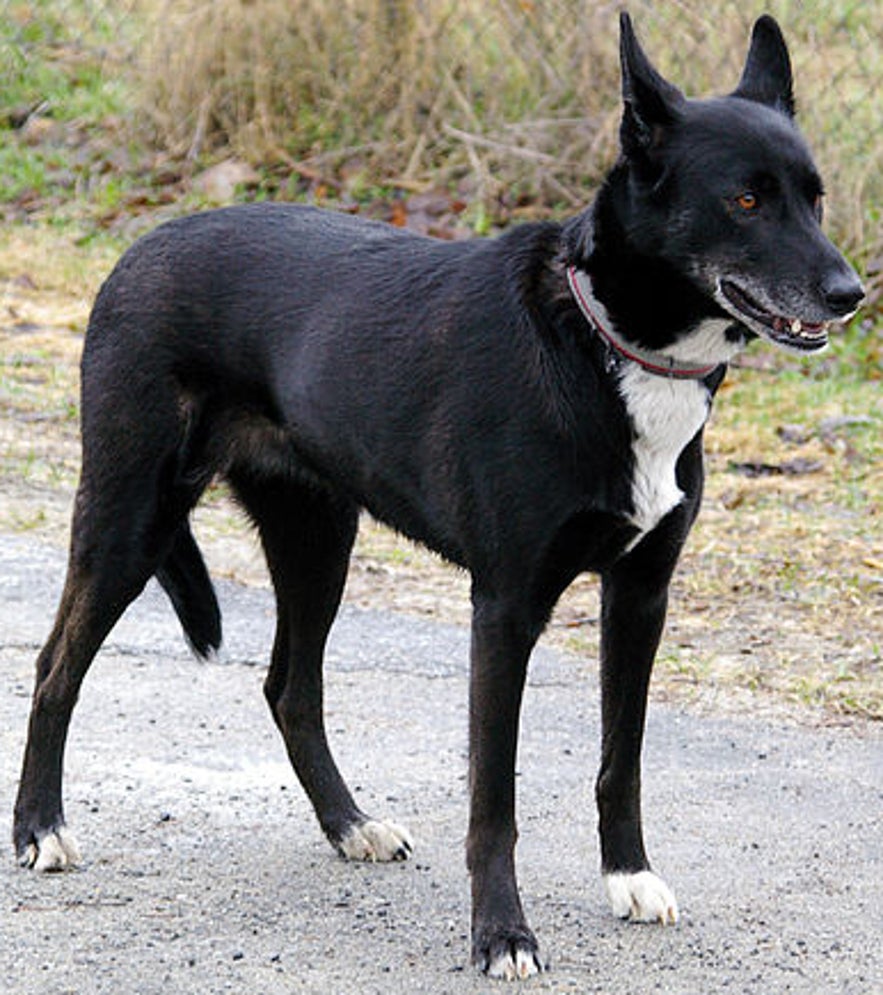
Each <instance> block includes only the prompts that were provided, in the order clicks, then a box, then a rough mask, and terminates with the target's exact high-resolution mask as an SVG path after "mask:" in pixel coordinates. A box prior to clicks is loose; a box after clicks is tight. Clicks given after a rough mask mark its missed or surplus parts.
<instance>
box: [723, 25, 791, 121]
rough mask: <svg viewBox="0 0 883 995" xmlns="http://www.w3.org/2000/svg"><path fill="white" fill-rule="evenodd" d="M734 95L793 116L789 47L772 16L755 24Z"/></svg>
mask: <svg viewBox="0 0 883 995" xmlns="http://www.w3.org/2000/svg"><path fill="white" fill-rule="evenodd" d="M733 96H735V97H744V98H745V99H746V100H754V101H757V102H758V103H761V104H766V105H767V106H769V107H773V108H775V109H776V110H779V111H782V112H783V113H784V114H787V115H788V117H794V91H793V89H792V76H791V59H790V57H789V55H788V46H787V45H786V44H785V39H784V38H783V37H782V31H781V29H780V28H779V25H778V24H777V23H776V22H775V21H774V20H773V18H772V17H770V16H769V14H764V15H763V17H760V18H758V20H757V21H756V22H755V25H754V30H753V31H752V32H751V47H750V48H749V49H748V58H747V60H746V62H745V69H744V70H743V71H742V78H741V79H740V80H739V85H738V86H737V87H736V89H735V91H734V93H733Z"/></svg>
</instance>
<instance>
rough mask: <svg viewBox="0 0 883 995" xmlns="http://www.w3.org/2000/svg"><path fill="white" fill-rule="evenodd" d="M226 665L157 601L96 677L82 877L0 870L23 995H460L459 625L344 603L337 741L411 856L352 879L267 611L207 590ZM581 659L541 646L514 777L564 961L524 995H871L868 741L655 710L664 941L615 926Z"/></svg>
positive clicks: (5, 792) (17, 706)
mask: <svg viewBox="0 0 883 995" xmlns="http://www.w3.org/2000/svg"><path fill="white" fill-rule="evenodd" d="M62 574H63V556H62V555H61V554H59V552H58V551H56V550H54V549H50V548H47V547H43V546H40V545H38V544H36V543H35V542H33V541H29V540H24V539H21V538H10V537H0V616H2V624H0V743H2V749H0V836H2V837H3V838H4V839H5V840H9V838H10V834H11V810H12V803H13V797H14V793H15V786H16V780H17V777H18V765H19V760H20V756H21V750H22V746H23V742H24V731H25V723H26V718H27V711H28V699H29V695H30V691H31V680H32V676H31V675H32V668H33V660H34V657H35V655H36V652H37V650H38V648H39V645H40V643H41V641H42V639H43V638H44V637H45V635H46V632H47V630H48V627H49V624H50V621H51V614H52V611H53V610H54V607H55V599H56V597H57V594H58V591H59V588H60V584H61V581H62ZM219 594H220V600H221V604H222V608H223V611H224V616H225V623H226V647H227V656H226V659H225V661H224V662H218V663H211V664H200V663H196V662H194V660H193V659H192V658H191V657H190V656H189V654H188V652H187V650H186V648H185V646H184V643H183V640H182V638H181V636H180V633H179V631H178V627H177V622H176V621H175V619H174V616H173V614H172V611H171V609H170V608H169V607H168V606H167V604H166V602H165V599H164V596H163V595H162V594H161V592H159V591H158V590H157V589H150V590H148V592H146V594H145V595H144V596H143V597H142V598H141V600H140V601H139V602H138V603H137V604H136V605H135V606H134V607H133V608H132V609H131V610H130V612H129V613H128V614H127V616H126V617H125V618H124V619H123V621H122V622H121V623H120V625H118V626H117V628H116V630H115V631H114V632H113V633H112V634H111V637H110V639H109V640H108V643H107V645H106V646H105V648H104V650H103V651H102V653H101V655H100V656H99V658H98V659H97V661H96V663H95V665H94V666H93V668H92V670H91V672H90V674H89V677H88V678H87V681H86V684H85V686H84V689H83V695H82V699H81V702H80V705H79V706H78V709H77V711H76V713H75V716H74V722H73V725H72V728H71V735H70V739H69V746H68V754H67V780H66V809H67V814H68V820H69V823H70V824H71V826H72V828H73V829H74V831H75V832H76V835H77V837H78V839H79V842H80V844H81V847H82V849H83V852H84V857H85V863H84V865H83V867H82V869H81V870H79V871H77V872H74V873H70V874H64V875H49V876H37V875H35V874H33V873H29V872H25V871H23V870H20V869H19V868H17V867H16V865H15V861H14V859H13V855H12V850H11V846H10V845H9V844H7V849H6V857H5V858H4V859H3V860H0V990H2V991H4V992H7V993H9V995H24V993H39V995H62V993H76V995H92V993H99V992H113V993H115V995H127V993H138V995H152V993H160V992H162V993H175V995H181V993H191V992H192V993H200V995H205V993H211V995H213V993H219V992H237V993H243V992H244V993H249V995H252V993H254V995H275V993H282V992H285V993H292V992H318V993H326V992H327V993H334V995H337V993H384V995H385V993H399V992H408V993H411V992H432V993H439V995H441V993H451V995H459V993H471V992H478V991H482V992H484V991H490V990H493V989H494V988H497V990H499V985H500V984H502V983H496V985H495V984H494V983H492V982H489V981H487V980H486V979H484V978H482V977H480V976H479V975H477V974H476V973H474V972H473V971H472V969H471V968H469V967H468V965H467V953H468V943H467V931H468V880H467V876H466V872H465V867H464V859H463V836H464V831H465V825H466V709H465V705H466V657H467V648H468V635H467V633H466V631H465V630H463V629H461V628H457V627H453V626H445V625H441V624H438V623H434V622H423V621H420V620H416V619H414V618H412V617H405V616H401V615H398V616H397V615H393V614H384V613H373V612H363V611H357V610H354V609H351V608H350V609H345V610H344V611H343V612H342V614H341V617H340V619H339V622H338V625H337V627H336V629H335V632H334V635H333V640H332V644H331V647H330V651H329V663H328V692H327V699H328V710H329V730H330V734H331V735H332V737H333V743H334V745H335V746H336V753H337V755H338V760H339V762H340V765H341V767H342V768H343V770H344V771H345V772H346V773H347V776H348V778H349V780H350V783H351V784H352V785H354V786H356V787H357V792H358V797H359V799H360V800H361V803H362V806H363V808H365V809H367V810H368V811H370V812H372V813H374V814H377V815H381V816H383V815H390V816H392V817H393V818H395V819H396V820H398V821H401V822H402V823H404V824H405V825H407V826H409V828H410V829H411V831H412V832H413V834H414V836H415V838H416V840H417V844H418V846H417V850H416V853H415V858H414V860H413V861H411V862H409V863H407V864H401V865H389V866H368V865H350V864H346V863H345V862H343V861H342V860H340V859H339V858H337V857H336V856H335V855H334V854H333V852H332V851H331V849H330V848H329V847H328V845H327V844H326V843H325V842H324V840H323V839H322V837H321V834H320V832H319V830H318V827H317V825H316V824H315V822H314V819H313V817H312V814H311V812H310V809H309V806H308V804H307V801H306V799H305V796H304V795H303V794H302V792H301V791H300V789H299V787H298V786H297V784H296V783H295V781H294V776H293V774H292V772H291V770H290V769H289V767H288V765H287V762H286V760H285V757H284V753H283V748H282V743H281V740H280V739H279V737H278V735H277V733H276V731H275V728H274V727H273V726H272V723H271V721H270V717H269V712H268V711H267V709H266V707H265V705H264V703H263V698H262V695H261V691H260V684H261V681H262V679H263V675H264V661H265V660H266V657H267V654H268V650H269V646H270V643H271V639H272V627H273V606H272V599H271V596H270V595H269V593H268V592H266V591H263V590H260V589H255V588H245V587H238V586H235V585H232V584H220V585H219ZM594 669H595V668H594V664H593V663H592V662H591V661H588V662H587V661H579V660H575V659H572V658H567V657H564V656H561V655H559V654H557V653H553V652H552V651H550V650H548V649H540V650H539V651H538V652H537V654H536V657H535V659H534V662H533V665H532V670H531V678H530V687H529V689H528V694H527V697H526V702H525V710H524V722H523V732H522V740H521V751H520V756H519V769H520V772H521V776H520V778H519V812H520V828H521V840H520V843H519V867H520V879H521V884H522V891H523V896H524V899H525V904H526V906H527V910H528V915H529V917H530V919H531V921H532V924H533V926H534V929H535V930H536V932H537V934H538V936H539V938H540V941H541V944H542V948H543V953H544V956H545V957H546V958H547V959H548V960H549V961H550V962H551V970H550V971H549V972H548V973H547V974H545V975H543V976H541V977H539V978H537V979H535V980H534V981H532V982H531V983H530V984H529V988H530V990H532V991H553V992H579V993H583V992H604V993H612V992H617V993H624V995H625V993H627V995H643V993H645V992H646V993H650V992H653V993H660V992H661V993H677V995H693V993H695V995H714V993H717V992H733V993H745V995H775V993H779V992H800V993H804V992H805V993H850V995H851V993H855V995H868V993H872V995H873V993H878V995H879V993H883V897H881V896H883V843H881V841H883V735H881V733H880V730H879V729H873V728H864V729H858V730H856V729H821V730H813V729H806V728H795V727H793V726H791V727H789V726H787V725H784V724H780V725H776V724H770V723H769V722H768V721H766V720H763V721H761V720H760V719H756V720H755V719H751V718H741V719H732V718H709V717H700V716H696V715H693V714H691V713H689V712H683V711H678V710H674V709H670V708H667V707H663V706H658V705H657V706H654V707H653V708H651V713H650V719H649V726H648V734H647V746H646V750H645V764H644V781H645V795H644V797H645V806H644V807H645V829H646V832H647V837H648V845H649V847H650V851H651V854H653V855H655V859H656V865H657V869H658V870H659V871H660V872H661V873H662V874H663V876H664V877H665V878H666V879H667V881H668V882H669V884H671V885H672V886H673V888H674V890H675V892H676V894H677V895H678V899H679V902H680V905H681V911H682V920H681V922H680V924H679V925H678V926H677V927H674V928H667V929H662V928H659V927H649V926H633V925H628V924H625V923H621V922H619V921H617V920H615V919H613V918H612V917H611V916H610V915H609V913H608V912H607V910H606V908H605V903H604V899H603V895H602V890H601V885H600V880H599V877H598V874H597V865H598V848H597V842H596V836H595V829H594V824H595V813H594V805H593V802H592V796H591V781H592V778H593V775H594V770H595V766H596V763H597V745H596V741H597V738H598V717H597V713H598V707H597V682H596V680H595V677H594Z"/></svg>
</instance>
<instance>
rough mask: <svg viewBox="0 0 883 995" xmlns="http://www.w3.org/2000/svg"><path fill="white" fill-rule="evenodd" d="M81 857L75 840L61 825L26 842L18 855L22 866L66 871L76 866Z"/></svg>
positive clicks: (37, 869) (36, 869)
mask: <svg viewBox="0 0 883 995" xmlns="http://www.w3.org/2000/svg"><path fill="white" fill-rule="evenodd" d="M81 859H82V858H81V857H80V848H79V847H78V846H77V841H76V840H75V839H74V837H73V836H72V835H71V833H70V832H68V830H67V829H65V828H64V827H63V826H61V827H59V828H58V829H56V830H55V831H54V832H51V833H46V835H45V836H42V837H40V839H38V840H36V841H35V842H31V843H28V844H27V846H25V848H24V850H22V851H21V853H20V854H19V857H18V861H19V863H20V864H21V865H22V867H30V868H33V870H35V871H67V870H70V869H71V868H73V867H76V866H77V865H78V864H79V863H80V861H81Z"/></svg>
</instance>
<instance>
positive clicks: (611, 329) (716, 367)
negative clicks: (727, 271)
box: [564, 170, 746, 383]
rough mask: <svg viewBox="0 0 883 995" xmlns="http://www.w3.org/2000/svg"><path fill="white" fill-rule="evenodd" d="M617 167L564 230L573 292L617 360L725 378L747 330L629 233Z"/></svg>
mask: <svg viewBox="0 0 883 995" xmlns="http://www.w3.org/2000/svg"><path fill="white" fill-rule="evenodd" d="M623 185H624V177H623V176H622V175H619V173H618V172H617V170H614V172H613V174H611V175H610V176H609V177H608V180H607V182H606V183H605V184H604V186H603V187H602V188H601V191H600V192H599V194H598V197H597V198H596V199H595V202H594V203H593V204H592V205H591V206H590V207H589V208H587V209H586V210H585V211H584V212H583V213H582V214H580V215H577V216H576V217H574V218H572V219H571V221H570V222H569V223H568V224H567V226H566V228H565V233H564V252H565V260H564V261H565V264H566V266H565V268H566V269H567V271H568V272H567V283H568V285H569V290H570V296H571V297H572V299H573V300H574V301H575V303H576V304H577V306H578V307H579V309H580V311H581V313H582V314H583V316H584V317H585V319H586V321H587V322H588V324H589V325H590V327H591V328H592V329H593V330H594V331H595V334H596V335H597V336H598V337H599V338H600V339H601V340H602V341H603V342H604V343H605V345H606V346H607V350H608V354H609V355H610V356H611V357H612V360H613V362H615V363H622V362H629V363H632V364H635V365H636V366H637V367H638V368H640V369H643V370H645V371H646V372H647V373H649V374H651V375H653V376H661V377H666V378H669V379H692V380H706V379H708V378H714V379H716V380H717V382H718V383H719V382H720V380H721V379H722V376H723V374H724V372H725V370H726V364H727V363H728V362H729V361H730V360H731V359H732V358H733V357H734V356H735V355H736V354H737V353H739V352H740V351H741V350H742V349H743V348H744V346H745V342H746V333H745V330H744V329H741V328H739V326H738V325H736V323H735V322H734V321H733V319H732V318H731V317H730V316H729V315H727V314H726V313H725V312H723V311H722V310H721V308H720V306H719V305H718V304H717V302H716V301H715V300H714V299H713V298H709V297H708V296H707V295H706V294H705V293H704V292H703V291H702V290H701V289H700V287H699V286H697V284H696V282H695V281H694V280H693V279H691V278H690V277H688V276H687V275H685V274H683V273H680V272H678V271H677V270H676V269H675V268H674V267H673V266H672V264H671V263H670V262H667V261H666V260H665V259H664V258H662V257H661V256H660V255H657V254H656V253H655V252H650V251H648V250H647V249H646V248H645V250H644V251H640V250H637V249H636V248H635V247H634V246H633V245H632V239H631V237H630V236H629V234H628V231H629V225H628V224H625V223H624V222H623V220H622V216H623V215H625V216H628V211H629V210H630V207H629V205H628V203H627V198H626V197H625V195H624V193H623V190H622V187H623Z"/></svg>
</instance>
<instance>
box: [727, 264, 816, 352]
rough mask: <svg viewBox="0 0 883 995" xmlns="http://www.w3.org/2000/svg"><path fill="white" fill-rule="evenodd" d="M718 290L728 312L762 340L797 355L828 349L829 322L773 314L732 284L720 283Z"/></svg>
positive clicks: (729, 282)
mask: <svg viewBox="0 0 883 995" xmlns="http://www.w3.org/2000/svg"><path fill="white" fill-rule="evenodd" d="M718 286H719V288H720V297H721V303H722V304H724V306H725V307H726V308H727V310H728V311H729V312H730V313H731V314H732V315H733V316H734V317H736V318H738V319H739V320H740V321H741V322H744V323H745V324H746V325H747V326H748V328H749V329H750V330H751V331H753V332H755V333H756V334H758V335H761V336H762V337H763V338H766V339H769V340H770V341H771V342H774V343H775V344H776V345H779V346H782V347H783V348H785V349H793V350H795V351H798V352H807V353H809V352H819V351H820V350H822V349H824V348H825V346H827V344H828V322H827V321H817V322H816V321H804V320H803V319H801V318H797V317H786V316H785V315H780V314H774V313H773V312H772V311H769V310H767V308H765V307H764V306H763V305H762V304H761V303H760V302H759V301H757V300H756V299H755V298H754V297H752V296H751V295H750V294H749V293H747V292H746V291H745V290H743V289H742V288H741V287H739V286H737V285H736V284H735V283H733V282H732V280H721V281H720V283H719V284H718Z"/></svg>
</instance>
